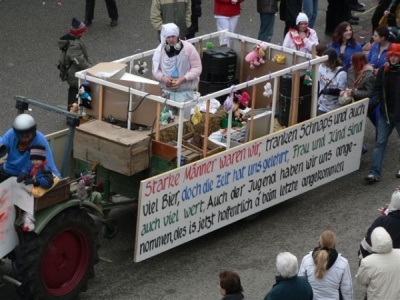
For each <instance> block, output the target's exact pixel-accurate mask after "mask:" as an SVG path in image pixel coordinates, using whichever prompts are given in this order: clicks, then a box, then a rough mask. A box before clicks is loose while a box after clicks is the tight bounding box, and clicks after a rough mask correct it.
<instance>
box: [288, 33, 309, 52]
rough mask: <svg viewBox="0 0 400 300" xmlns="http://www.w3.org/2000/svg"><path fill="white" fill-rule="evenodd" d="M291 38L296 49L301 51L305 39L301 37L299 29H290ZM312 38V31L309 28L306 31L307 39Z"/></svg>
mask: <svg viewBox="0 0 400 300" xmlns="http://www.w3.org/2000/svg"><path fill="white" fill-rule="evenodd" d="M289 34H290V38H291V39H292V41H293V43H294V45H295V46H296V49H297V50H299V49H300V48H302V47H304V41H303V38H302V37H301V36H300V35H299V32H298V31H297V29H294V28H291V29H289ZM309 36H310V29H308V28H307V30H306V37H307V38H308V37H309Z"/></svg>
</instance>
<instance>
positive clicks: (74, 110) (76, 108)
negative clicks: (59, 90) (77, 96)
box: [71, 102, 79, 113]
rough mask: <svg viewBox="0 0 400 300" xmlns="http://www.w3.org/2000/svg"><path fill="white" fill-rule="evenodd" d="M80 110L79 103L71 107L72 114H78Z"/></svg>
mask: <svg viewBox="0 0 400 300" xmlns="http://www.w3.org/2000/svg"><path fill="white" fill-rule="evenodd" d="M78 110H79V105H78V103H76V102H74V103H72V105H71V112H73V113H77V112H78Z"/></svg>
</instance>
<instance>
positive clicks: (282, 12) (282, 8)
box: [279, 0, 303, 37]
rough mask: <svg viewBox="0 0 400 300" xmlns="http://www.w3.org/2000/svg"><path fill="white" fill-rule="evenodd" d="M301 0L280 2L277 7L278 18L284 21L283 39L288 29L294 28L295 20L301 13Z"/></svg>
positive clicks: (282, 0) (283, 0)
mask: <svg viewBox="0 0 400 300" xmlns="http://www.w3.org/2000/svg"><path fill="white" fill-rule="evenodd" d="M302 6H303V0H281V3H280V5H279V16H280V19H281V20H282V21H285V29H284V31H283V37H285V36H286V33H288V31H289V29H290V28H293V27H296V25H297V24H296V18H297V16H298V15H299V13H300V12H301V11H302Z"/></svg>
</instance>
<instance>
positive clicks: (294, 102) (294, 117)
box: [289, 53, 300, 126]
mask: <svg viewBox="0 0 400 300" xmlns="http://www.w3.org/2000/svg"><path fill="white" fill-rule="evenodd" d="M295 64H297V56H296V54H294V53H293V65H295ZM292 76H293V77H292V78H293V82H292V95H291V96H292V99H291V103H290V112H289V126H292V125H295V124H297V121H298V112H299V90H300V71H296V72H294V75H292Z"/></svg>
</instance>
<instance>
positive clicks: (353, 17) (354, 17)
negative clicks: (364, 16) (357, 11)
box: [350, 15, 360, 21]
mask: <svg viewBox="0 0 400 300" xmlns="http://www.w3.org/2000/svg"><path fill="white" fill-rule="evenodd" d="M350 20H354V21H359V20H360V18H359V17H356V16H353V15H351V16H350Z"/></svg>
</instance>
